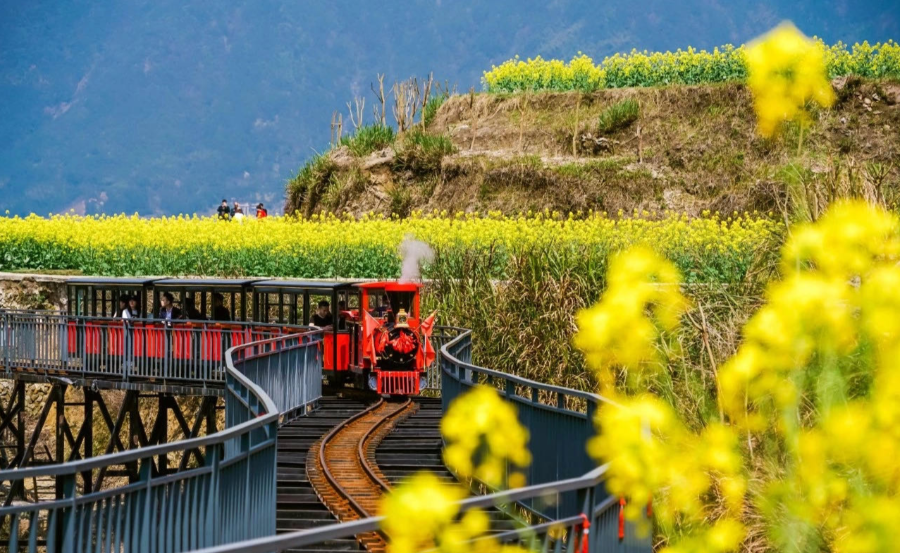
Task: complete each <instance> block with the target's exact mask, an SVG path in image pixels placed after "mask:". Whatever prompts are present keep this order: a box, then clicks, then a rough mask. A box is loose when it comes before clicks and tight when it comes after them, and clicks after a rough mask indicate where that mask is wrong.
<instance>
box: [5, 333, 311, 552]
mask: <svg viewBox="0 0 900 553" xmlns="http://www.w3.org/2000/svg"><path fill="white" fill-rule="evenodd" d="M321 336H322V332H321V331H320V330H310V331H306V332H303V333H298V334H293V335H285V336H278V337H276V338H269V339H265V340H260V341H257V342H251V343H247V344H242V345H238V346H232V347H230V348H228V350H227V351H226V352H225V355H224V365H225V370H224V373H225V375H226V382H225V384H226V397H225V411H226V417H225V418H226V428H225V429H223V430H221V431H219V432H216V433H215V434H211V435H208V436H203V437H198V438H190V439H186V440H182V441H179V442H174V443H169V444H160V445H155V446H149V447H144V448H140V449H135V450H128V451H121V452H117V453H112V454H108V455H103V456H99V457H94V458H89V459H84V460H78V461H73V462H70V463H65V464H54V465H45V466H38V467H27V468H22V469H13V470H5V471H0V483H7V482H8V483H9V485H8V487H7V488H8V490H9V495H8V498H7V502H6V505H5V506H0V530H2V531H3V533H4V537H6V536H8V545H9V549H10V550H11V551H14V550H16V549H17V545H18V544H19V542H21V543H22V544H23V545H25V544H26V543H27V546H28V550H29V551H31V552H34V551H36V550H37V549H36V548H37V547H38V546H41V547H46V550H47V551H57V550H59V551H63V552H65V553H68V552H75V551H80V550H82V549H94V548H95V546H96V547H97V550H98V551H100V550H103V551H106V550H107V549H109V547H112V549H109V550H116V551H118V550H119V549H120V548H121V549H123V550H125V551H134V550H140V551H151V552H153V551H187V550H191V549H195V548H197V547H202V546H206V545H214V544H221V543H228V542H235V541H240V540H245V539H250V538H254V537H259V536H264V535H269V534H274V533H275V507H276V502H275V493H276V484H275V482H276V434H277V427H278V424H279V420H280V418H281V417H282V416H286V415H289V414H291V413H294V412H296V411H298V410H301V411H303V410H305V409H306V408H307V407H308V406H309V405H310V404H311V403H312V402H314V401H315V400H317V399H318V398H319V397H320V395H321V359H320V358H319V356H318V345H319V342H320V341H321ZM310 351H311V352H312V354H311V355H307V353H308V352H310ZM301 354H302V355H301ZM263 361H265V362H263ZM245 372H249V373H254V374H255V375H256V376H257V377H258V378H256V379H254V378H250V376H248V374H245ZM298 373H302V374H299V375H298V376H299V378H297V377H292V376H293V375H296V374H298ZM286 376H287V377H288V378H286ZM291 377H292V378H291ZM285 386H290V387H291V389H289V390H282V389H281V388H284V387H285ZM273 394H274V395H275V398H273V397H272V395H273ZM277 398H280V400H279V399H277ZM278 401H281V402H282V405H279V404H278ZM201 450H202V452H201ZM178 451H181V452H183V455H190V454H191V452H196V453H195V459H196V460H197V464H198V466H197V467H196V468H188V469H187V470H183V471H181V472H173V473H171V474H155V466H154V459H157V458H160V457H161V456H166V455H167V454H169V453H172V452H178ZM111 466H122V467H129V466H132V467H134V468H135V470H136V474H134V475H133V476H132V477H130V478H129V480H130V482H129V483H128V484H125V485H120V486H118V487H113V488H109V489H104V490H100V491H96V492H91V493H82V494H81V495H79V494H78V493H77V487H76V483H77V481H78V478H79V477H81V478H85V475H88V476H87V478H91V476H90V475H91V474H92V471H93V470H95V469H101V470H105V469H106V468H108V467H111ZM37 477H44V478H47V477H50V478H54V479H55V480H56V483H57V490H62V496H59V495H57V499H54V500H49V501H38V502H33V503H19V504H10V500H11V499H13V498H14V494H15V493H16V490H19V491H21V489H22V486H23V484H24V481H25V480H26V479H30V478H37ZM239 506H240V507H239ZM167 509H168V510H167ZM104 520H105V521H106V522H105V523H104ZM112 520H116V521H117V522H116V524H111V522H110V521H112ZM198 521H205V524H202V525H201V524H200V523H199V522H198ZM189 522H191V524H188V523H189ZM123 523H124V524H127V525H131V526H133V527H134V528H131V527H129V528H128V529H127V530H122V531H120V530H112V529H111V528H113V527H115V526H117V525H120V524H123ZM104 524H105V526H104ZM20 533H22V536H21V539H20ZM39 535H40V540H39V539H38V536H39ZM101 544H106V546H105V548H104V546H102V545H101ZM110 544H112V545H110Z"/></svg>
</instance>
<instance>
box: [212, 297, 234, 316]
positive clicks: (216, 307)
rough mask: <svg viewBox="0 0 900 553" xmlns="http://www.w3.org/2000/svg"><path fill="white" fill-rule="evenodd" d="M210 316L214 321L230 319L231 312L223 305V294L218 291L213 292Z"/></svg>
mask: <svg viewBox="0 0 900 553" xmlns="http://www.w3.org/2000/svg"><path fill="white" fill-rule="evenodd" d="M212 318H213V320H214V321H230V320H231V313H230V312H229V311H228V308H227V307H225V296H223V295H222V294H220V293H219V292H214V293H213V312H212Z"/></svg>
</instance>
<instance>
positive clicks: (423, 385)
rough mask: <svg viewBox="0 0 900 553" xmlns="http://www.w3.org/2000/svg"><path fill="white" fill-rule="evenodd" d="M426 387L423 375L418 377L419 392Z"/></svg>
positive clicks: (426, 382) (426, 380)
mask: <svg viewBox="0 0 900 553" xmlns="http://www.w3.org/2000/svg"><path fill="white" fill-rule="evenodd" d="M426 386H428V379H427V378H425V374H424V373H422V375H421V376H419V391H420V392H421V391H422V390H424V389H425V387H426Z"/></svg>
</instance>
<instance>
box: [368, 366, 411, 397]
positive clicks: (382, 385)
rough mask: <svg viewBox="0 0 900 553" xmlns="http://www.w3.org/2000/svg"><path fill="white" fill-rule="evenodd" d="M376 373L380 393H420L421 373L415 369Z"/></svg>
mask: <svg viewBox="0 0 900 553" xmlns="http://www.w3.org/2000/svg"><path fill="white" fill-rule="evenodd" d="M375 374H376V375H377V376H376V381H377V383H378V386H377V390H378V393H379V394H398V395H413V394H418V393H419V373H417V372H415V371H377V372H376V373H375Z"/></svg>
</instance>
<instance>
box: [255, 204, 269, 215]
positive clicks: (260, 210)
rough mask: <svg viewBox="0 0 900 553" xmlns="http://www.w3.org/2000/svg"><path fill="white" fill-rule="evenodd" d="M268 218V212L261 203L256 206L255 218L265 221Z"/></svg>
mask: <svg viewBox="0 0 900 553" xmlns="http://www.w3.org/2000/svg"><path fill="white" fill-rule="evenodd" d="M268 216H269V212H268V211H266V208H265V207H263V204H262V203H259V204H257V206H256V218H257V219H265V218H266V217H268Z"/></svg>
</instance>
